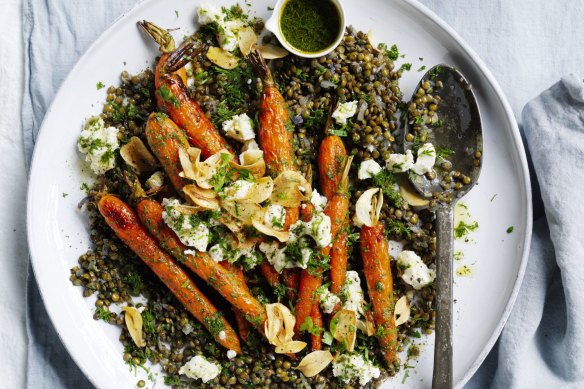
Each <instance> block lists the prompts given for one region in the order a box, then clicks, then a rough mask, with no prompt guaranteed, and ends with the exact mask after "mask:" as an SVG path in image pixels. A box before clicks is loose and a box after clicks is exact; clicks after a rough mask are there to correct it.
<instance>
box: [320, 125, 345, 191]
mask: <svg viewBox="0 0 584 389" xmlns="http://www.w3.org/2000/svg"><path fill="white" fill-rule="evenodd" d="M346 158H347V150H346V149H345V145H344V143H343V140H342V139H341V138H339V137H338V136H327V137H326V138H324V139H323V140H322V142H321V143H320V147H319V149H318V177H319V181H320V189H321V191H322V194H323V195H324V196H325V197H326V198H327V199H329V200H330V199H332V198H333V196H334V194H335V193H336V191H337V188H338V186H339V183H340V182H341V177H342V173H343V164H344V162H345V159H346Z"/></svg>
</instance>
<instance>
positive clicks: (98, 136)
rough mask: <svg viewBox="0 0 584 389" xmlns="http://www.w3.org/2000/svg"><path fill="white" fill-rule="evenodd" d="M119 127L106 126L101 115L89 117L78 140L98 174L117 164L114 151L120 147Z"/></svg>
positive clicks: (92, 168)
mask: <svg viewBox="0 0 584 389" xmlns="http://www.w3.org/2000/svg"><path fill="white" fill-rule="evenodd" d="M118 132H119V131H118V129H117V128H115V127H107V128H106V127H105V123H104V122H103V120H102V119H101V118H100V117H97V116H93V117H90V118H88V119H87V120H86V121H85V124H84V125H83V130H82V131H81V135H80V136H79V139H78V140H77V148H78V149H79V151H80V152H82V153H83V154H85V160H86V161H87V162H89V164H90V167H91V170H93V172H94V173H95V174H97V175H100V174H104V173H105V172H107V171H108V170H111V169H113V168H114V167H115V166H116V156H115V154H114V151H116V150H117V149H118V148H119V147H120V143H119V141H118Z"/></svg>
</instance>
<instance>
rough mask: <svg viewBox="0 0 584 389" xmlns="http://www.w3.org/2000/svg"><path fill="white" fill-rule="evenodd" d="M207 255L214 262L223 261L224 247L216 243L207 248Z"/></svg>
mask: <svg viewBox="0 0 584 389" xmlns="http://www.w3.org/2000/svg"><path fill="white" fill-rule="evenodd" d="M209 255H210V256H211V259H213V261H215V262H223V261H224V260H225V249H224V248H223V247H221V245H219V244H216V245H214V246H212V247H211V248H210V249H209Z"/></svg>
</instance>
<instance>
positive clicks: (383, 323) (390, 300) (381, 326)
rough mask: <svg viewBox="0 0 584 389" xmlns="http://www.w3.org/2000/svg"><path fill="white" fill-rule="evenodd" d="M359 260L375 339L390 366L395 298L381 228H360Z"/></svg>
mask: <svg viewBox="0 0 584 389" xmlns="http://www.w3.org/2000/svg"><path fill="white" fill-rule="evenodd" d="M360 240H361V243H360V246H361V258H362V260H363V272H364V273H365V279H366V280H367V290H368V292H369V297H370V298H371V303H372V305H373V317H374V320H375V324H376V326H377V339H378V340H379V344H380V346H381V349H382V351H383V354H384V357H385V360H386V362H387V364H388V365H389V366H392V365H393V363H394V362H395V358H396V345H397V328H396V326H395V320H394V318H393V313H394V304H395V302H394V296H393V278H392V275H391V268H390V264H389V263H390V260H389V252H388V242H387V240H386V239H385V236H384V234H383V224H382V223H377V224H376V225H375V226H373V227H367V226H363V228H361V237H360Z"/></svg>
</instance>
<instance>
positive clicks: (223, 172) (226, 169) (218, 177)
mask: <svg viewBox="0 0 584 389" xmlns="http://www.w3.org/2000/svg"><path fill="white" fill-rule="evenodd" d="M232 158H233V156H232V155H231V154H227V153H222V154H221V160H222V162H223V163H222V164H221V166H220V167H219V168H217V171H216V172H215V174H214V175H213V176H212V177H211V179H210V180H209V183H210V184H211V185H213V190H214V191H215V192H220V191H221V190H222V189H223V187H224V186H225V185H226V184H228V183H229V182H230V181H231V180H232V178H233V169H232V168H231V165H229V161H231V159H232Z"/></svg>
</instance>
